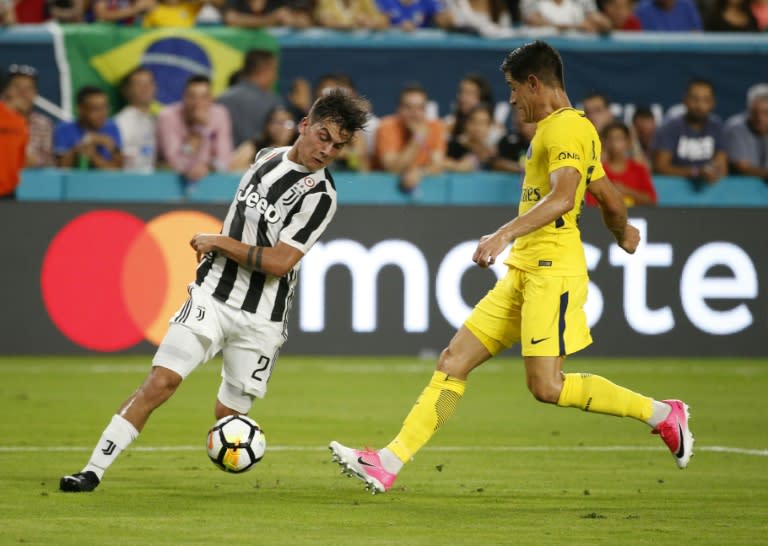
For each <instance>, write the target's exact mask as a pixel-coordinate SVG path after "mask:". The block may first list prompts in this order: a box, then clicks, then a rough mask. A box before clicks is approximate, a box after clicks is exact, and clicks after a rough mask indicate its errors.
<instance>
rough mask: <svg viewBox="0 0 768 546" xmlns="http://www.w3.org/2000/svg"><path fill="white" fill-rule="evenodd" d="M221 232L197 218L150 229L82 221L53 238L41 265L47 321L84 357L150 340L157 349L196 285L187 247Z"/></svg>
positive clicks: (157, 223) (99, 218)
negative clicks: (83, 350) (199, 236)
mask: <svg viewBox="0 0 768 546" xmlns="http://www.w3.org/2000/svg"><path fill="white" fill-rule="evenodd" d="M220 230H221V222H220V221H219V220H218V219H216V218H214V217H212V216H210V215H208V214H205V213H202V212H198V211H175V212H169V213H166V214H162V215H160V216H157V217H155V218H153V219H152V220H150V221H148V222H144V221H143V220H141V219H140V218H137V217H136V216H133V215H132V214H128V213H126V212H123V211H116V210H100V211H94V212H89V213H86V214H83V215H81V216H78V217H77V218H75V219H74V220H72V221H71V222H69V223H68V224H67V225H66V226H64V227H63V228H62V229H61V231H59V232H58V233H57V234H56V236H55V237H54V238H53V241H51V244H50V246H49V247H48V250H47V251H46V254H45V258H44V260H43V267H42V274H41V279H40V284H41V289H42V295H43V301H44V302H45V307H46V309H47V311H48V314H49V315H50V317H51V319H52V320H53V322H54V324H55V325H56V326H57V328H58V329H59V330H60V331H61V332H62V333H63V334H64V335H65V336H67V337H68V338H69V339H70V340H71V341H72V342H74V343H76V344H77V345H79V346H81V347H85V348H87V349H92V350H95V351H119V350H122V349H127V348H129V347H132V346H134V345H136V344H137V343H140V342H141V341H142V340H145V339H146V340H147V341H149V342H151V343H153V344H155V345H158V344H159V343H160V341H161V340H162V338H163V336H164V335H165V331H166V329H167V326H168V319H169V318H170V317H171V315H172V314H173V313H174V312H175V311H176V310H177V309H178V308H179V307H180V306H181V304H182V303H183V302H184V300H185V298H186V297H187V292H186V286H187V284H189V282H190V281H192V280H193V279H194V275H195V267H196V265H197V263H196V260H195V252H194V251H193V250H192V248H191V247H190V246H189V240H190V239H191V238H192V235H194V234H195V233H197V232H213V233H218V232H219V231H220Z"/></svg>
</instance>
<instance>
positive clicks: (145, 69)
mask: <svg viewBox="0 0 768 546" xmlns="http://www.w3.org/2000/svg"><path fill="white" fill-rule="evenodd" d="M142 72H146V73H148V74H151V75H152V78H153V79H154V77H155V73H154V72H152V71H151V70H150V69H149V68H148V67H146V66H144V65H139V66H137V67H136V68H134V69H133V70H131V71H130V72H128V74H126V75H125V76H123V79H122V80H120V89H121V90H123V91H124V90H125V89H126V88H127V87H128V86H129V85H131V80H132V79H133V77H134V76H135V75H136V74H141V73H142Z"/></svg>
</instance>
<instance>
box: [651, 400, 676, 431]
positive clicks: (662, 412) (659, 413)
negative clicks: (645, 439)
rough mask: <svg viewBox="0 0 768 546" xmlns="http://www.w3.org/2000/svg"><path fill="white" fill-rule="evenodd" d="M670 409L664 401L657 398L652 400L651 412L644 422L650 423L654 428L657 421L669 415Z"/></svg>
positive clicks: (659, 421)
mask: <svg viewBox="0 0 768 546" xmlns="http://www.w3.org/2000/svg"><path fill="white" fill-rule="evenodd" d="M671 411H672V406H670V405H669V404H667V403H666V402H659V401H658V400H654V401H653V413H652V414H651V417H650V418H649V419H648V420H647V421H646V423H648V424H649V425H651V426H652V427H653V428H656V426H657V425H658V424H659V423H661V422H662V421H664V420H665V419H666V418H667V417H669V412H671Z"/></svg>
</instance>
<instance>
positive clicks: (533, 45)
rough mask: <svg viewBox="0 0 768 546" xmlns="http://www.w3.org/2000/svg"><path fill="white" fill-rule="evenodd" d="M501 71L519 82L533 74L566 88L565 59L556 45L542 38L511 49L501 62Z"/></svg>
mask: <svg viewBox="0 0 768 546" xmlns="http://www.w3.org/2000/svg"><path fill="white" fill-rule="evenodd" d="M501 71H502V72H504V73H505V74H508V75H509V76H510V77H511V78H512V79H513V80H515V81H518V82H522V81H525V80H526V78H528V76H529V75H531V74H533V75H534V76H536V77H537V78H539V79H540V80H541V81H542V82H544V83H545V84H546V85H549V86H558V87H561V88H563V89H565V78H564V77H563V59H562V58H561V57H560V53H558V52H557V50H556V49H555V48H554V47H552V46H551V45H549V44H548V43H546V42H542V41H541V40H536V41H535V42H530V43H527V44H525V45H523V46H520V47H518V48H517V49H514V50H513V51H511V52H510V53H509V54H508V55H507V56H506V58H505V59H504V62H503V63H501Z"/></svg>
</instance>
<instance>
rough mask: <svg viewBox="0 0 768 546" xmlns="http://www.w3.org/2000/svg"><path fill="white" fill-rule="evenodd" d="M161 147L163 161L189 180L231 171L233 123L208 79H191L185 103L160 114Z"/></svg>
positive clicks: (199, 77)
mask: <svg viewBox="0 0 768 546" xmlns="http://www.w3.org/2000/svg"><path fill="white" fill-rule="evenodd" d="M157 145H158V152H159V153H158V157H159V161H161V162H163V163H164V164H167V165H168V166H169V167H170V168H171V169H173V170H174V171H176V172H177V173H179V174H181V175H182V176H183V177H184V178H185V179H186V180H187V181H191V182H194V181H197V180H199V179H201V178H203V177H205V176H207V175H208V174H210V173H211V172H212V171H221V172H223V171H227V170H228V169H229V161H230V158H231V156H232V123H231V121H230V119H229V112H228V111H227V109H226V108H225V107H223V106H222V105H220V104H215V103H214V102H213V96H212V94H211V80H210V79H209V78H208V76H202V75H198V76H192V77H190V78H189V80H187V84H186V86H185V87H184V93H183V95H182V97H181V102H176V103H173V104H169V105H168V106H166V107H165V108H163V110H162V111H161V112H160V115H158V117H157Z"/></svg>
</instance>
